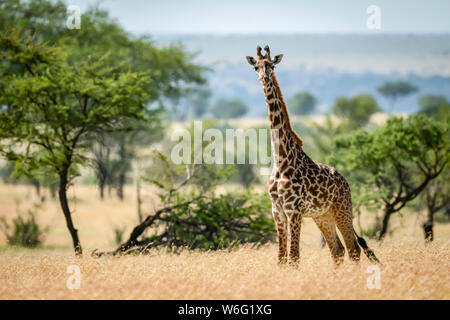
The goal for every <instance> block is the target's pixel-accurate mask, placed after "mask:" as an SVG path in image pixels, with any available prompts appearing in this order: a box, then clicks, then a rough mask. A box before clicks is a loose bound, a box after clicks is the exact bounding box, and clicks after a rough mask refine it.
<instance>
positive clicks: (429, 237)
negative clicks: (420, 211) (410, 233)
mask: <svg viewBox="0 0 450 320" xmlns="http://www.w3.org/2000/svg"><path fill="white" fill-rule="evenodd" d="M433 224H434V212H433V210H431V209H428V220H427V221H426V222H425V223H424V224H423V232H424V234H425V242H431V241H433V239H434V235H433Z"/></svg>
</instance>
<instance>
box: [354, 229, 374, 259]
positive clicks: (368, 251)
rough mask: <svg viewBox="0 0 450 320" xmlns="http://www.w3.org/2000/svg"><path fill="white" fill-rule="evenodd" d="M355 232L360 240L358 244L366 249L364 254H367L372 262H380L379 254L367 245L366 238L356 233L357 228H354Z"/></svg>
mask: <svg viewBox="0 0 450 320" xmlns="http://www.w3.org/2000/svg"><path fill="white" fill-rule="evenodd" d="M353 232H354V233H355V236H356V239H357V240H358V244H359V245H360V246H361V248H362V249H363V251H364V254H365V255H366V256H367V258H368V259H369V261H371V262H375V263H380V260H378V258H377V256H376V255H375V253H374V252H373V250H372V249H370V248H369V246H368V245H367V242H366V240H364V238H362V237H360V236H358V234H357V233H356V231H355V230H353Z"/></svg>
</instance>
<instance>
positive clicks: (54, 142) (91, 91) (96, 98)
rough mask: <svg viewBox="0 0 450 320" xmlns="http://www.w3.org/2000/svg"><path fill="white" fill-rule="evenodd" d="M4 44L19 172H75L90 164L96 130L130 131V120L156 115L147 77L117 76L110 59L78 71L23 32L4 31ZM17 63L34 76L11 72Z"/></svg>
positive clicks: (9, 136)
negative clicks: (88, 150)
mask: <svg viewBox="0 0 450 320" xmlns="http://www.w3.org/2000/svg"><path fill="white" fill-rule="evenodd" d="M0 47H1V48H2V61H3V64H2V66H3V68H2V69H1V72H0V74H1V80H0V104H1V105H3V106H4V107H3V108H2V110H1V111H0V138H2V143H3V145H2V146H1V150H2V152H3V153H4V154H5V155H6V157H7V158H8V159H9V160H15V161H16V166H17V167H16V169H18V170H21V169H23V170H24V172H30V171H31V170H33V169H36V168H39V167H49V168H52V170H53V171H54V172H56V173H60V172H62V171H63V170H68V169H69V168H70V167H71V165H72V164H81V163H83V162H84V160H85V157H84V156H83V151H82V150H83V147H86V142H88V140H89V139H90V138H93V135H94V134H95V133H96V132H102V131H115V130H124V129H125V128H126V119H146V118H147V119H148V118H150V117H151V116H152V114H151V113H150V112H148V111H147V110H146V108H145V101H146V100H147V99H148V94H149V93H148V91H147V87H148V85H149V83H150V79H149V77H148V75H146V74H144V73H132V72H126V73H120V74H116V73H113V72H112V71H113V70H112V68H111V67H109V66H107V65H105V64H104V60H103V59H99V60H87V61H86V62H84V63H80V65H78V66H70V65H68V64H67V63H66V62H65V61H64V59H63V56H62V55H61V54H60V53H59V51H60V49H59V48H57V47H48V46H45V45H43V44H42V43H40V42H36V41H35V39H34V38H32V37H25V38H23V35H21V34H20V33H19V31H14V32H12V33H9V34H2V35H1V36H0ZM12 65H18V66H22V67H23V68H24V69H25V70H26V71H25V72H23V73H21V72H17V73H14V72H11V71H12V70H11V66H12ZM18 145H22V146H23V147H24V148H21V149H19V148H17V146H18Z"/></svg>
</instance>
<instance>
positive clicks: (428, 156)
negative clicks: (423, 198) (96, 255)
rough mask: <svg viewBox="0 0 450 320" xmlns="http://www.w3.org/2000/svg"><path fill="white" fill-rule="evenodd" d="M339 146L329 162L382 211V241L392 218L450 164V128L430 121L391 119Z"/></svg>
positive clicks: (425, 118) (343, 139) (420, 117)
mask: <svg viewBox="0 0 450 320" xmlns="http://www.w3.org/2000/svg"><path fill="white" fill-rule="evenodd" d="M335 143H336V151H335V153H334V154H333V156H332V157H331V159H330V162H332V163H333V164H334V165H335V166H336V167H337V169H338V170H340V171H342V172H343V173H344V175H345V176H348V177H351V179H350V180H351V181H352V182H353V183H352V184H353V185H355V184H356V186H355V187H356V189H364V190H365V192H366V193H367V194H370V197H366V202H367V203H370V204H377V205H379V206H382V207H383V211H384V213H383V218H382V225H381V229H380V230H379V235H378V238H379V239H380V240H381V239H382V238H383V237H384V236H385V235H386V232H387V230H388V225H389V220H390V218H391V216H392V214H394V213H395V212H398V211H400V210H401V209H402V208H404V207H405V205H407V204H408V203H410V202H411V201H412V200H414V199H415V198H416V197H417V196H418V195H419V194H420V193H421V192H423V191H424V190H425V188H426V187H427V186H428V185H429V183H430V182H431V181H433V179H435V178H437V177H438V176H439V175H440V174H441V173H442V172H443V170H444V168H445V167H446V166H447V165H448V163H449V161H450V159H449V146H450V139H449V130H448V126H446V125H444V124H443V123H439V122H436V121H433V120H432V119H430V118H427V117H425V116H412V117H410V118H408V119H406V120H405V119H402V118H392V119H390V120H389V121H388V122H387V124H386V125H385V126H383V127H381V128H378V129H376V130H375V131H374V132H372V133H368V132H365V131H361V132H358V133H356V134H354V135H352V136H350V137H347V138H341V139H337V140H336V141H335ZM361 186H362V187H361ZM352 188H353V186H352Z"/></svg>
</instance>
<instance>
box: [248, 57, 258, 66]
mask: <svg viewBox="0 0 450 320" xmlns="http://www.w3.org/2000/svg"><path fill="white" fill-rule="evenodd" d="M246 58H247V61H248V63H250V65H252V66H254V65H255V64H256V60H255V58H253V57H250V56H246Z"/></svg>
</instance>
